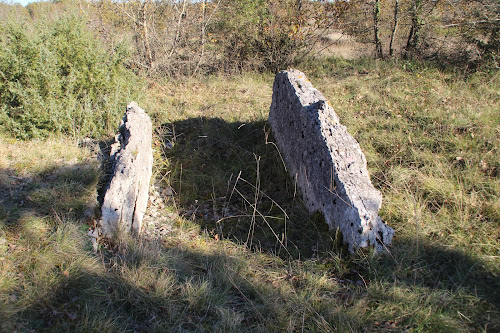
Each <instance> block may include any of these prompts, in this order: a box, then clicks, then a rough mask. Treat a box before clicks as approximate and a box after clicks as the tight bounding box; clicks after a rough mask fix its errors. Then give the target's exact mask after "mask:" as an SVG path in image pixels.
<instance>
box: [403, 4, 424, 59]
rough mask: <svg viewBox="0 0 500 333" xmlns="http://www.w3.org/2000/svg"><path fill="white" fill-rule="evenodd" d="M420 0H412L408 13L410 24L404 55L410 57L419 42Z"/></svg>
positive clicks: (420, 23) (420, 24)
mask: <svg viewBox="0 0 500 333" xmlns="http://www.w3.org/2000/svg"><path fill="white" fill-rule="evenodd" d="M421 3H422V0H413V2H412V6H411V10H410V15H411V26H410V33H409V34H408V41H407V42H406V52H405V57H407V58H408V57H411V56H412V55H414V54H415V53H416V51H417V48H418V44H419V43H420V28H421V26H422V22H421V17H420V7H421Z"/></svg>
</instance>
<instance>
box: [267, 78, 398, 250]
mask: <svg viewBox="0 0 500 333" xmlns="http://www.w3.org/2000/svg"><path fill="white" fill-rule="evenodd" d="M269 123H270V125H271V127H272V130H273V134H274V137H275V139H276V142H277V145H278V147H279V149H280V151H281V154H282V155H283V158H284V160H285V163H286V166H287V168H288V171H289V172H290V175H291V176H292V177H293V178H294V181H296V182H297V186H298V187H299V188H300V190H301V193H302V197H303V200H304V202H305V205H306V206H307V208H308V210H309V211H310V212H315V211H320V212H322V213H323V215H324V217H325V220H326V222H327V223H328V225H329V226H330V229H336V228H339V229H340V230H341V231H342V234H343V240H344V242H346V243H348V244H349V250H350V251H354V250H355V249H357V248H360V247H367V246H370V245H372V246H375V248H376V249H377V250H382V249H384V245H385V244H389V243H391V241H392V237H393V235H394V230H393V229H392V228H391V227H389V226H388V225H386V224H385V223H384V222H383V221H382V220H381V218H380V217H379V215H378V211H379V209H380V206H381V204H382V195H381V194H380V192H379V191H378V190H376V189H375V188H374V187H373V185H372V183H371V181H370V177H369V175H368V170H367V167H366V158H365V156H364V154H363V152H362V151H361V148H360V146H359V144H358V142H357V141H356V140H355V139H354V138H353V137H352V136H351V135H350V134H349V133H348V132H347V129H346V127H345V126H343V125H341V124H340V122H339V117H338V116H337V114H336V113H335V111H334V110H333V108H332V106H331V104H330V102H329V101H327V100H326V99H325V97H324V96H323V94H321V92H319V91H318V90H317V89H315V88H314V87H313V86H312V84H311V82H310V81H309V80H307V78H306V77H305V75H304V74H303V73H302V72H300V71H298V70H290V71H283V72H281V73H279V74H277V75H276V78H275V80H274V85H273V99H272V104H271V109H270V112H269Z"/></svg>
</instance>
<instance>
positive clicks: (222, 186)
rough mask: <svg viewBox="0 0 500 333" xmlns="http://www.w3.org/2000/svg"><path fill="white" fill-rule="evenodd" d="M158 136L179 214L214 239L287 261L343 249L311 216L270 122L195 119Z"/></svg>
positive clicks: (166, 128) (166, 127)
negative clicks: (240, 245) (244, 245)
mask: <svg viewBox="0 0 500 333" xmlns="http://www.w3.org/2000/svg"><path fill="white" fill-rule="evenodd" d="M160 132H161V133H162V135H164V142H165V147H166V148H165V149H164V154H163V156H164V158H165V159H166V160H167V161H168V163H169V164H170V165H169V167H168V170H166V172H168V177H169V182H170V185H171V186H172V187H173V188H174V190H175V191H176V193H177V202H178V205H179V207H180V209H181V212H183V214H184V216H185V217H187V218H192V219H193V220H194V221H196V223H199V224H200V225H201V226H202V227H203V228H205V229H206V230H207V231H208V232H209V233H211V234H212V235H214V236H215V235H216V237H218V238H219V239H222V238H229V239H232V240H235V241H237V242H240V243H242V242H244V243H246V244H247V245H248V246H250V247H251V248H253V249H255V250H264V251H271V252H273V253H277V254H280V255H281V254H283V255H285V257H287V258H288V257H290V255H291V256H292V257H293V258H299V257H300V258H311V257H313V256H315V255H316V254H318V253H319V252H322V251H328V250H332V248H334V247H335V246H336V245H338V244H337V242H336V235H335V233H331V232H328V227H327V225H326V224H325V222H324V220H323V218H322V217H321V216H319V215H314V216H312V217H311V216H310V215H309V214H308V213H307V210H306V208H305V206H304V204H303V203H302V201H301V200H300V198H299V196H298V193H297V189H296V187H295V184H294V183H293V181H292V180H291V179H290V177H289V176H288V174H287V172H286V169H285V166H284V162H283V161H282V158H281V156H280V154H279V152H278V149H277V147H276V145H275V144H274V143H273V142H272V136H271V134H270V129H269V127H268V126H267V123H266V122H265V121H258V122H250V123H242V122H234V123H227V122H225V121H224V120H222V119H218V118H194V119H188V120H184V121H178V122H175V123H171V124H165V125H163V126H162V128H161V129H160Z"/></svg>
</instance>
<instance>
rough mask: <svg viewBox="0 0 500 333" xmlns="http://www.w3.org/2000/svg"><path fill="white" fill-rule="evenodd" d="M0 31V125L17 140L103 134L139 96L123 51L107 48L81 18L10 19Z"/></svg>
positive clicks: (116, 48)
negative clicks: (57, 135)
mask: <svg viewBox="0 0 500 333" xmlns="http://www.w3.org/2000/svg"><path fill="white" fill-rule="evenodd" d="M0 30H1V31H2V33H1V34H0V75H1V79H0V125H2V126H3V127H5V128H6V129H7V130H8V131H10V132H12V133H13V134H14V135H15V136H17V137H19V138H23V139H26V138H31V137H38V136H46V135H47V134H48V133H52V132H56V133H59V132H60V133H70V134H78V135H89V136H93V137H97V136H101V135H103V134H105V133H109V132H110V131H113V130H114V128H115V127H116V125H117V122H118V121H119V118H120V115H121V114H122V113H123V107H124V106H125V104H126V103H127V101H129V100H130V99H131V98H134V97H137V94H138V92H139V90H140V89H139V86H140V84H139V82H138V79H137V78H136V77H135V76H134V75H133V74H131V73H129V72H128V71H127V70H126V69H125V68H124V67H123V66H122V63H123V61H124V59H125V57H126V53H127V52H126V47H124V46H123V45H118V46H115V47H114V48H113V49H112V50H106V48H105V47H104V46H103V45H102V43H100V41H99V40H98V39H97V38H96V37H95V35H94V34H93V33H92V32H91V31H90V30H89V29H88V28H87V26H86V23H85V20H83V19H82V18H78V17H76V16H73V15H69V14H66V15H60V17H59V18H56V19H52V20H48V19H40V18H38V19H37V20H36V21H33V20H28V22H27V23H24V24H22V23H19V22H15V21H14V20H10V21H7V22H5V23H3V24H1V26H0Z"/></svg>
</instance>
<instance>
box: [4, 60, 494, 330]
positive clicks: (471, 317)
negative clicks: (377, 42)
mask: <svg viewBox="0 0 500 333" xmlns="http://www.w3.org/2000/svg"><path fill="white" fill-rule="evenodd" d="M299 69H301V70H302V71H304V72H305V73H306V75H307V76H308V78H309V79H310V80H311V81H312V83H313V85H314V86H315V87H316V88H318V89H319V90H320V91H322V92H323V94H324V95H325V96H326V97H327V98H328V99H329V100H330V102H331V103H332V105H333V106H334V108H335V110H336V111H337V113H338V114H339V116H340V119H341V121H342V123H344V124H345V125H346V126H347V127H348V129H349V131H350V132H351V133H352V134H353V135H354V136H355V137H356V139H358V140H359V142H360V145H361V148H362V149H363V151H364V153H365V154H366V157H367V160H368V166H369V170H370V173H371V178H372V181H373V182H374V184H375V186H376V187H377V188H378V189H380V190H381V191H382V193H383V197H384V202H383V205H382V210H381V216H382V218H383V219H384V220H385V221H386V222H387V223H388V224H389V225H391V226H392V227H393V228H394V229H395V231H396V236H395V239H394V242H393V245H392V246H391V247H390V248H389V252H388V253H386V254H384V255H381V256H375V255H374V253H373V252H372V251H370V250H364V251H359V252H358V253H356V254H355V255H349V254H348V253H347V251H346V249H345V248H344V247H342V245H341V244H340V243H339V239H341V237H340V236H339V235H338V234H337V232H336V231H335V230H330V231H329V230H328V228H327V226H326V225H325V223H324V221H323V219H322V217H321V216H319V215H317V214H314V215H312V216H311V215H309V214H307V212H306V210H305V208H304V206H303V204H302V202H301V199H300V196H299V194H298V193H297V190H296V188H295V186H294V183H293V181H291V179H290V178H289V176H288V175H287V173H286V170H285V167H284V165H283V163H282V160H281V158H280V155H279V153H278V151H277V149H276V146H275V145H274V142H273V137H272V131H271V129H270V128H269V126H268V125H267V123H266V119H267V113H268V109H269V105H270V103H271V95H272V80H273V76H272V75H270V74H255V73H248V74H242V75H238V76H232V77H227V76H223V75H213V76H208V77H201V78H197V77H193V78H189V79H188V78H185V79H177V80H164V81H161V80H156V81H155V82H152V81H151V82H150V83H149V84H148V90H147V95H146V96H145V97H144V102H143V104H141V106H142V107H143V108H144V109H146V110H147V111H148V112H149V113H150V115H151V117H152V119H153V120H154V123H155V132H156V134H155V150H156V152H155V170H154V175H155V181H156V182H159V183H161V184H163V185H164V186H171V187H172V190H173V192H174V193H175V196H174V201H175V203H173V204H172V205H171V206H169V207H166V208H165V213H166V212H167V211H168V212H170V211H176V212H178V213H179V215H180V216H179V217H175V218H173V219H172V220H171V221H170V222H169V223H170V224H172V225H173V226H174V227H175V228H174V231H173V232H171V233H169V234H167V235H166V236H164V237H163V238H161V239H158V240H157V241H147V240H145V239H142V238H137V239H126V240H123V241H122V242H121V243H119V244H117V245H116V246H115V247H108V248H106V247H104V246H103V247H101V248H100V249H99V251H98V252H93V250H92V245H91V243H90V240H89V238H88V236H87V231H88V228H89V226H92V225H93V223H95V220H94V215H93V214H92V210H93V209H94V206H95V197H96V193H97V188H98V186H99V182H100V179H101V176H102V171H101V169H100V164H99V161H98V160H97V158H96V156H95V155H96V152H95V151H92V150H89V148H88V147H81V145H80V146H79V144H78V142H79V140H78V138H74V137H71V138H68V137H50V138H49V139H45V140H41V141H34V140H32V141H24V142H21V141H16V140H15V139H12V138H11V136H9V135H8V134H3V136H2V137H0V184H1V187H0V331H6V332H10V331H15V330H17V331H97V330H102V331H126V332H128V331H130V332H140V331H148V332H149V331H159V332H164V331H200V332H206V331H210V332H212V331H216V332H245V331H249V332H256V331H257V332H270V331H298V332H308V331H312V332H313V331H316V332H329V331H332V332H333V331H340V332H358V331H359V332H364V331H382V332H391V331H394V332H401V331H425V332H457V331H464V332H478V331H484V332H490V331H491V332H494V331H497V330H498V329H500V322H499V319H498V318H500V313H499V306H500V304H499V299H500V295H499V292H498V290H499V288H500V285H499V281H500V280H499V273H500V269H499V267H500V259H499V248H500V246H499V245H500V244H499V237H500V234H499V232H500V229H499V228H500V216H499V211H500V201H499V192H500V191H499V187H500V178H499V176H500V174H499V169H500V153H499V151H498V147H499V146H500V114H499V112H498V110H499V109H500V93H499V92H500V76H499V75H498V73H493V74H492V73H476V74H472V75H470V76H468V77H465V76H464V75H462V74H460V73H454V72H447V71H442V70H438V69H435V68H433V67H431V66H429V65H424V64H418V63H413V62H381V61H372V60H353V61H346V60H341V59H336V58H332V59H328V60H324V61H317V62H315V63H306V64H303V65H302V66H301V67H299Z"/></svg>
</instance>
